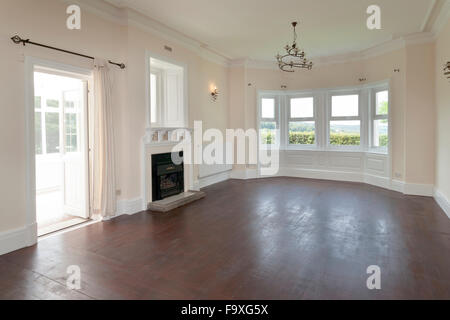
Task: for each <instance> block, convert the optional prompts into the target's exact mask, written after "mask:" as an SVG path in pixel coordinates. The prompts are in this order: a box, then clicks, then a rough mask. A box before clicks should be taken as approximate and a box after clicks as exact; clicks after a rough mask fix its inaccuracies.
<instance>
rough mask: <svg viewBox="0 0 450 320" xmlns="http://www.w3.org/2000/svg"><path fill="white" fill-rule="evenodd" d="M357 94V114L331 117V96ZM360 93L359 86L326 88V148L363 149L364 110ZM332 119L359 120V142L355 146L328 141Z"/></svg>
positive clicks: (334, 149)
mask: <svg viewBox="0 0 450 320" xmlns="http://www.w3.org/2000/svg"><path fill="white" fill-rule="evenodd" d="M353 95H357V96H358V115H357V116H341V117H336V116H334V117H333V97H336V96H353ZM362 100H363V99H362V93H361V88H355V89H343V90H328V92H327V103H326V109H327V112H326V114H327V116H326V123H327V124H326V137H325V139H326V149H327V150H332V151H339V150H344V151H362V150H363V149H364V141H365V136H364V132H365V130H364V124H363V123H364V116H363V115H364V112H363V108H362ZM332 121H359V124H360V125H359V134H360V140H359V141H360V143H359V145H356V146H346V145H333V144H331V143H330V135H331V122H332Z"/></svg>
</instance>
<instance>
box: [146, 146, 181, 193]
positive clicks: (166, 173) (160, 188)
mask: <svg viewBox="0 0 450 320" xmlns="http://www.w3.org/2000/svg"><path fill="white" fill-rule="evenodd" d="M174 156H178V157H179V158H180V159H183V152H177V153H174ZM183 192H184V163H183V161H182V162H181V163H180V164H175V163H174V162H173V161H172V153H162V154H154V155H152V196H153V201H158V200H162V199H165V198H167V197H171V196H174V195H177V194H180V193H183Z"/></svg>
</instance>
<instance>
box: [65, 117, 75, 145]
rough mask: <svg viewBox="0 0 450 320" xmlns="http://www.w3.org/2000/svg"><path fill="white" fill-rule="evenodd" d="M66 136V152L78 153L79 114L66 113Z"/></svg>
mask: <svg viewBox="0 0 450 320" xmlns="http://www.w3.org/2000/svg"><path fill="white" fill-rule="evenodd" d="M64 122H65V129H66V132H65V135H66V146H65V149H66V150H65V151H66V152H77V151H78V135H77V114H76V113H66V115H65V119H64Z"/></svg>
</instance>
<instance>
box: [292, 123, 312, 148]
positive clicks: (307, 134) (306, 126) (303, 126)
mask: <svg viewBox="0 0 450 320" xmlns="http://www.w3.org/2000/svg"><path fill="white" fill-rule="evenodd" d="M315 143H316V124H315V122H314V121H300V122H289V144H306V145H312V144H315Z"/></svg>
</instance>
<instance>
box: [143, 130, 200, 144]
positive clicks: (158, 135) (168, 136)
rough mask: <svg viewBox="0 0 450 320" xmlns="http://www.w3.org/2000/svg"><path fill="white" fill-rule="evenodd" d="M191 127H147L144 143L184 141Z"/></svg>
mask: <svg viewBox="0 0 450 320" xmlns="http://www.w3.org/2000/svg"><path fill="white" fill-rule="evenodd" d="M192 131H193V130H192V129H190V128H147V129H146V130H145V136H144V144H148V145H176V144H178V143H180V142H182V141H183V139H184V137H185V134H186V132H189V133H191V132H192Z"/></svg>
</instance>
